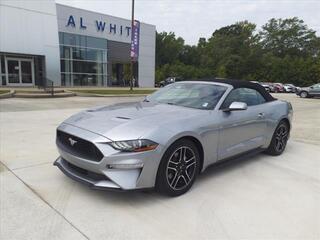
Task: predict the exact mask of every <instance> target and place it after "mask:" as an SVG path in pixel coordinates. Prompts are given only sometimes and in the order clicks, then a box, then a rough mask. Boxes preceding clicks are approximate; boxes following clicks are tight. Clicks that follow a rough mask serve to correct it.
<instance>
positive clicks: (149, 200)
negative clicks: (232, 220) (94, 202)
mask: <svg viewBox="0 0 320 240" xmlns="http://www.w3.org/2000/svg"><path fill="white" fill-rule="evenodd" d="M263 155H264V154H263V153H252V154H247V155H243V156H241V157H238V158H234V159H230V160H226V161H221V162H218V163H215V164H213V165H210V166H209V167H207V169H206V170H205V171H204V172H202V173H201V174H200V175H199V176H198V178H197V180H196V184H195V185H198V187H199V185H203V184H206V182H207V181H215V179H216V178H217V177H219V176H220V175H221V174H227V173H228V172H230V171H233V170H235V169H239V168H241V167H243V166H245V165H249V164H251V163H253V162H256V161H259V160H261V159H262V158H263ZM77 185H78V187H79V188H81V190H80V191H86V192H87V193H84V194H89V195H91V196H92V197H93V198H98V199H99V200H102V201H105V202H106V204H115V205H117V206H121V205H123V206H126V205H128V204H130V205H132V206H140V205H143V206H144V207H145V206H148V205H154V204H157V203H161V202H163V201H177V200H178V199H184V198H186V197H188V194H192V192H189V193H187V194H184V195H182V196H180V197H175V198H171V197H168V196H164V195H161V194H159V193H157V192H156V191H155V190H153V189H147V190H138V191H112V190H111V191H110V190H106V191H104V190H92V189H90V188H86V187H85V186H83V185H82V184H77ZM194 187H197V186H194ZM194 187H193V188H194ZM191 190H192V189H191Z"/></svg>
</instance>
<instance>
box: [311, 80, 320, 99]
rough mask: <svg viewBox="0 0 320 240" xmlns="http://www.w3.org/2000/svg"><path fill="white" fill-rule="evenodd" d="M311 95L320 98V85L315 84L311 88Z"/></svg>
mask: <svg viewBox="0 0 320 240" xmlns="http://www.w3.org/2000/svg"><path fill="white" fill-rule="evenodd" d="M309 94H310V95H311V96H320V83H319V84H315V85H313V86H312V87H311V88H310V91H309Z"/></svg>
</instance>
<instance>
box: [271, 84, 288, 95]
mask: <svg viewBox="0 0 320 240" xmlns="http://www.w3.org/2000/svg"><path fill="white" fill-rule="evenodd" d="M273 87H274V92H275V93H282V92H284V91H285V90H284V86H283V84H282V83H273Z"/></svg>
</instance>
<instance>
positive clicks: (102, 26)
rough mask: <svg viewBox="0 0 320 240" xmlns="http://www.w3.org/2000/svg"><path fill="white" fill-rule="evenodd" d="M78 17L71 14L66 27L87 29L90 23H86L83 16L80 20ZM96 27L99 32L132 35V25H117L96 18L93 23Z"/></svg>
mask: <svg viewBox="0 0 320 240" xmlns="http://www.w3.org/2000/svg"><path fill="white" fill-rule="evenodd" d="M76 20H77V19H76V18H75V17H74V16H73V15H70V16H69V18H68V20H67V24H66V27H72V28H79V29H81V30H87V28H88V25H87V24H86V22H85V20H84V18H83V17H80V18H79V21H76ZM93 25H94V26H95V28H96V31H97V32H106V33H109V34H113V35H120V36H126V37H129V36H130V32H131V27H129V26H123V25H117V24H113V23H107V22H105V21H98V20H95V21H94V24H93Z"/></svg>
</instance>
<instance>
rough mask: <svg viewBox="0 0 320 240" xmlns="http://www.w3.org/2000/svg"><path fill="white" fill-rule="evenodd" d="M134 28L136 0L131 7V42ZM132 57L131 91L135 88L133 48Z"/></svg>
mask: <svg viewBox="0 0 320 240" xmlns="http://www.w3.org/2000/svg"><path fill="white" fill-rule="evenodd" d="M133 29H134V0H132V7H131V44H132V39H133ZM130 57H131V78H130V91H132V88H133V78H134V73H133V64H134V58H133V57H132V56H131V50H130Z"/></svg>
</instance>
